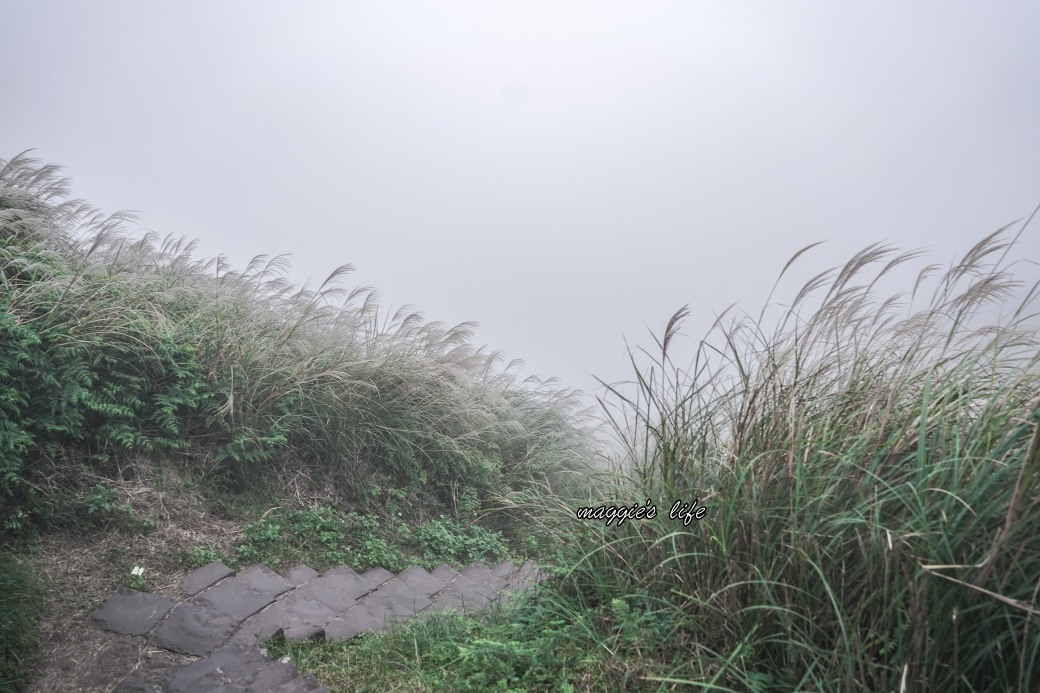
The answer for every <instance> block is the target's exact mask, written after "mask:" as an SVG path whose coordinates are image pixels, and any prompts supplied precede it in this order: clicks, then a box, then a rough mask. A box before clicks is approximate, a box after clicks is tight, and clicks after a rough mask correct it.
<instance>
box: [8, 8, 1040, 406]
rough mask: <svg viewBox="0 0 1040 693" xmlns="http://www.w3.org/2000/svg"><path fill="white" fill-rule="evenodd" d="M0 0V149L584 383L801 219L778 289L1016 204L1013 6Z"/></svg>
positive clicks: (1020, 209) (78, 186) (1033, 26)
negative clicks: (341, 275) (358, 287)
mask: <svg viewBox="0 0 1040 693" xmlns="http://www.w3.org/2000/svg"><path fill="white" fill-rule="evenodd" d="M0 9H2V12H0V18H2V19H0V157H2V158H5V159H9V158H11V157H13V156H14V155H16V154H17V153H19V152H21V151H23V150H25V149H28V148H36V151H35V152H34V155H35V156H37V157H39V158H41V159H43V160H44V161H45V162H49V163H57V164H60V165H63V166H64V167H65V173H66V174H67V175H69V176H71V177H72V179H73V193H74V196H76V197H81V198H85V199H86V200H88V201H90V202H91V203H92V204H94V205H96V206H98V207H101V208H102V209H104V210H105V211H107V212H114V211H117V210H125V209H132V210H137V211H138V212H139V214H140V218H141V222H140V226H141V228H144V229H152V230H155V231H157V232H159V233H160V235H166V234H174V235H177V236H180V235H185V236H188V237H189V238H198V239H200V246H199V250H198V252H197V253H196V256H199V257H209V256H214V255H217V254H219V253H224V254H226V255H228V256H229V257H230V258H231V259H232V261H233V263H234V264H235V265H236V266H237V267H239V268H242V267H244V265H245V264H246V263H247V262H248V261H249V260H250V259H251V258H252V257H253V256H255V255H259V254H264V253H266V254H272V255H274V254H281V253H290V254H291V256H292V258H291V259H292V264H293V270H292V275H291V276H292V278H293V279H295V280H296V281H298V282H302V281H305V280H307V279H310V280H312V283H317V282H320V281H322V280H323V279H324V278H325V277H326V276H327V275H328V274H329V273H330V272H331V271H332V270H333V269H334V268H335V267H337V266H338V265H341V264H344V263H352V264H354V265H355V266H356V268H357V269H356V272H355V273H354V274H352V275H350V277H351V279H350V283H351V284H373V285H375V286H377V287H378V288H379V290H380V294H381V296H382V300H381V304H382V305H383V306H384V307H385V308H387V309H389V310H391V311H392V310H393V309H396V308H397V307H399V306H401V305H402V304H413V305H415V306H416V307H418V308H419V309H420V310H422V312H423V313H424V314H425V315H426V317H427V319H429V320H440V321H443V322H446V323H449V324H455V323H458V322H461V321H466V320H475V321H477V322H479V323H480V325H481V328H480V330H479V331H478V335H477V336H478V342H479V343H480V344H488V345H489V346H490V347H492V348H494V349H502V350H504V351H505V352H507V354H508V355H509V356H510V357H519V358H523V359H525V360H526V361H527V364H528V367H527V369H526V372H528V373H536V374H538V375H541V376H545V377H549V376H560V377H561V379H562V381H563V383H564V384H565V385H568V386H572V387H578V388H583V389H587V390H590V389H594V387H595V381H594V380H593V379H592V377H591V376H590V375H589V373H591V374H593V375H597V376H599V377H601V378H603V379H604V380H607V381H615V380H619V379H623V378H627V377H629V373H628V371H627V369H626V357H625V340H626V339H627V340H628V342H629V343H631V344H633V345H648V344H650V343H651V341H650V336H649V332H648V328H650V329H653V330H654V331H655V332H660V330H661V329H662V328H663V327H664V324H665V322H666V321H667V319H668V317H669V316H670V315H671V314H672V313H673V312H674V311H675V310H676V309H677V308H679V307H680V306H682V305H683V304H686V303H689V304H690V305H691V310H692V314H691V318H690V320H689V321H688V323H687V327H686V329H685V330H684V332H685V333H686V334H689V335H691V336H693V337H699V336H700V335H701V334H702V333H703V331H704V330H705V329H706V328H707V327H708V325H710V323H711V322H712V320H713V319H714V317H715V314H716V313H717V312H719V311H722V310H723V309H725V308H726V307H727V306H728V305H730V304H731V303H734V302H740V305H741V306H742V307H744V308H745V309H746V310H748V312H752V313H757V311H758V310H759V308H760V307H761V306H762V304H763V302H764V300H765V298H766V296H767V295H768V293H769V290H770V288H771V287H772V285H773V282H774V280H775V279H776V277H777V274H778V273H779V272H780V270H781V269H782V267H783V265H784V263H785V262H786V260H787V259H788V258H789V257H790V256H791V255H792V254H793V253H794V252H795V251H797V250H798V249H799V248H801V247H803V246H805V245H808V244H809V243H812V242H815V241H819V240H827V241H828V242H827V243H826V244H825V245H824V246H821V247H819V248H816V249H815V250H813V251H812V252H810V253H808V254H807V255H806V256H803V257H802V259H801V260H800V261H799V263H798V265H796V267H795V270H794V271H793V272H792V279H791V281H790V282H787V281H786V280H785V284H784V286H787V287H789V290H788V291H787V292H786V293H785V292H783V291H781V292H780V293H781V294H783V297H785V298H787V299H788V300H789V299H790V297H791V296H792V295H793V292H794V291H796V290H797V288H798V287H800V286H801V284H802V283H803V282H804V281H805V280H807V279H808V278H809V277H811V276H812V275H814V274H816V273H817V272H819V271H822V270H823V269H826V268H827V267H830V266H832V265H834V264H838V263H842V262H844V261H845V260H847V259H848V258H849V257H850V256H851V255H852V254H853V253H854V252H855V251H857V250H859V249H861V248H862V247H864V246H865V245H867V244H869V243H871V242H874V241H889V242H892V243H895V244H897V245H899V246H901V247H904V248H907V249H911V248H917V247H924V248H927V249H930V250H931V253H930V254H929V255H928V257H927V260H928V261H932V262H940V263H950V262H953V261H954V260H955V259H957V258H958V257H959V256H960V255H962V254H963V253H964V252H965V251H967V250H968V249H969V248H970V247H971V246H972V245H973V244H974V243H975V242H976V241H978V240H979V239H981V238H982V237H983V236H984V235H985V234H987V233H989V232H991V231H994V230H996V229H997V228H999V227H1001V226H1003V225H1005V224H1007V223H1010V222H1013V221H1015V220H1017V219H1021V218H1024V217H1027V216H1028V215H1029V214H1030V213H1031V212H1032V210H1033V209H1034V208H1035V207H1036V206H1037V204H1038V203H1040V40H1038V36H1040V33H1038V30H1040V3H1032V2H989V3H968V2H879V3H835V2H823V1H821V2H785V3H767V2H758V3H746V2H745V3H742V2H729V1H727V2H710V3H709V2H692V1H691V2H681V3H680V2H675V3H664V2H631V3H611V2H602V1H600V2H566V1H564V0H560V1H557V2H541V3H539V2H512V3H506V2H486V1H482V2H468V3H462V2H407V3H405V2H387V1H383V0H380V1H378V2H375V1H374V2H367V3H347V2H282V3H274V2H256V1H253V0H250V1H249V2H245V1H242V2H209V1H207V2H184V1H180V2H176V3H174V2H140V1H133V2H100V1H93V2H89V3H87V2H76V1H73V0H69V1H67V2H55V1H52V0H48V1H41V0H33V1H31V2H29V1H24V2H15V1H14V0H4V1H3V2H0ZM1034 223H1035V224H1036V225H1034V226H1032V227H1031V228H1030V229H1029V230H1027V231H1026V233H1025V234H1024V236H1023V240H1022V245H1021V246H1020V248H1019V251H1018V255H1024V256H1027V257H1031V258H1032V259H1034V260H1037V259H1040V241H1038V238H1040V222H1034ZM1028 268H1032V269H1031V270H1030V271H1033V274H1032V275H1029V276H1032V277H1033V278H1035V276H1036V272H1035V266H1032V265H1030V266H1028V267H1027V269H1028ZM1024 271H1025V270H1024Z"/></svg>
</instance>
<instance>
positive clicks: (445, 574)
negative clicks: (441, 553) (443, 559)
mask: <svg viewBox="0 0 1040 693" xmlns="http://www.w3.org/2000/svg"><path fill="white" fill-rule="evenodd" d="M430 575H433V577H435V578H437V579H438V580H444V581H446V582H451V581H452V580H454V579H455V578H457V577H458V576H459V575H461V573H460V572H459V571H457V570H455V569H454V568H452V567H451V566H450V565H448V564H447V563H441V564H440V565H439V566H437V567H436V568H434V569H433V570H431V571H430Z"/></svg>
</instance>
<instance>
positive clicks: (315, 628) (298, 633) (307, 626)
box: [278, 588, 338, 640]
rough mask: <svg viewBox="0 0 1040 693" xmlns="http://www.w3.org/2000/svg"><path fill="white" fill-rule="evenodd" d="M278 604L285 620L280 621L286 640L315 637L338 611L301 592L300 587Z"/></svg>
mask: <svg viewBox="0 0 1040 693" xmlns="http://www.w3.org/2000/svg"><path fill="white" fill-rule="evenodd" d="M301 589H302V588H301ZM278 606H281V608H282V609H284V614H285V615H284V619H285V620H284V621H283V622H282V628H283V630H284V631H285V639H286V640H306V639H307V638H313V637H315V636H316V635H318V634H320V633H321V632H322V630H323V629H324V627H325V624H326V623H328V622H329V621H331V620H332V619H333V618H334V617H335V616H336V614H337V613H338V612H337V611H334V610H332V609H331V608H329V607H328V606H326V605H325V604H322V603H321V602H319V601H317V600H316V599H311V598H310V597H308V596H307V595H306V594H303V593H302V592H301V590H300V589H297V590H296V591H295V592H292V593H291V594H289V595H287V596H286V597H285V598H284V599H282V600H281V601H280V602H279V603H278Z"/></svg>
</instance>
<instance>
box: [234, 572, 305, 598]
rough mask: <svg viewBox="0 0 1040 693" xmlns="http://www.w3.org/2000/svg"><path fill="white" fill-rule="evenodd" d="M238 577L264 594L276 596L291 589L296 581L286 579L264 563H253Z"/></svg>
mask: <svg viewBox="0 0 1040 693" xmlns="http://www.w3.org/2000/svg"><path fill="white" fill-rule="evenodd" d="M238 577H240V578H241V579H243V580H245V581H246V582H248V583H249V584H250V585H252V586H253V587H255V588H256V589H258V590H260V591H261V592H263V593H264V594H269V595H271V596H272V597H276V596H278V595H279V594H281V593H282V592H286V591H288V590H291V589H292V588H293V587H295V586H296V585H297V583H295V582H292V581H291V580H286V579H285V578H283V577H282V576H281V575H279V574H278V573H276V572H274V571H273V570H271V569H270V568H268V567H267V566H266V565H255V566H253V567H252V568H250V569H249V570H244V571H242V572H241V573H239V574H238Z"/></svg>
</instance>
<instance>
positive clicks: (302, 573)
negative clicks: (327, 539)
mask: <svg viewBox="0 0 1040 693" xmlns="http://www.w3.org/2000/svg"><path fill="white" fill-rule="evenodd" d="M319 575H321V573H319V572H318V571H317V570H315V569H314V568H311V567H310V566H309V565H298V566H296V567H295V568H293V569H292V570H290V571H289V582H291V583H292V584H294V585H297V586H299V585H302V584H303V583H305V582H307V581H308V580H313V579H314V578H316V577H318V576H319Z"/></svg>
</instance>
